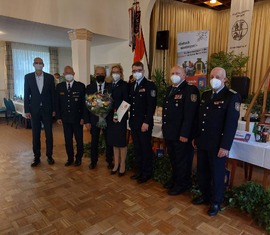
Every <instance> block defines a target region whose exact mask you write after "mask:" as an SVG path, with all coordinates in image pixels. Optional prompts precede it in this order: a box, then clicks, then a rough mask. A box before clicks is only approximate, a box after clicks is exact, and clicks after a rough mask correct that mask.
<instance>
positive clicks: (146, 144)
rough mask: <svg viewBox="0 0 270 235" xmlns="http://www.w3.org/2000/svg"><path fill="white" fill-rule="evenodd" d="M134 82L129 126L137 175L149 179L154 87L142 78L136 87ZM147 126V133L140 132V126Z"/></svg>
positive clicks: (131, 88) (154, 98)
mask: <svg viewBox="0 0 270 235" xmlns="http://www.w3.org/2000/svg"><path fill="white" fill-rule="evenodd" d="M135 84H136V82H133V83H131V84H130V91H129V96H130V98H129V100H130V104H131V106H130V118H129V126H130V128H131V135H132V140H133V144H134V150H135V158H136V162H137V167H138V172H137V174H138V175H141V176H142V177H146V178H150V177H151V175H152V169H153V152H152V144H151V138H152V130H153V115H154V113H155V109H156V103H157V97H156V86H155V84H154V83H153V82H151V81H149V80H147V79H146V78H143V80H142V81H141V83H140V84H139V85H138V86H136V89H135V90H134V86H135ZM143 123H146V124H148V125H149V128H148V131H146V132H142V131H141V127H142V124H143Z"/></svg>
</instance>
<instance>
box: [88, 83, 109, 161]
mask: <svg viewBox="0 0 270 235" xmlns="http://www.w3.org/2000/svg"><path fill="white" fill-rule="evenodd" d="M97 91H98V85H97V83H96V82H93V83H91V84H89V85H87V87H86V95H91V94H94V93H96V92H97ZM106 92H107V93H111V84H110V83H106V82H105V86H104V91H103V93H106ZM98 119H99V118H98V116H96V115H94V114H92V113H91V112H89V111H88V110H87V111H86V115H85V123H90V124H91V130H90V133H91V163H92V164H96V163H97V161H98V141H99V136H100V130H101V129H100V128H99V127H97V126H96V125H97V122H98ZM102 131H103V133H104V136H105V142H106V161H107V162H108V164H111V163H112V160H113V147H112V146H110V145H108V144H107V129H103V130H102Z"/></svg>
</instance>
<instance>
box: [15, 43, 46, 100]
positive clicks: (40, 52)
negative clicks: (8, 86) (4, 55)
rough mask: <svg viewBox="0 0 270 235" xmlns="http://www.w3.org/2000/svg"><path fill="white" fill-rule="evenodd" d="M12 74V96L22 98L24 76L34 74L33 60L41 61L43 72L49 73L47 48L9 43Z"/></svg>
mask: <svg viewBox="0 0 270 235" xmlns="http://www.w3.org/2000/svg"><path fill="white" fill-rule="evenodd" d="M11 48H12V60H13V70H14V71H13V72H14V96H15V95H16V96H17V97H22V98H23V93H24V75H25V74H27V73H31V72H34V67H33V61H34V58H36V57H40V58H42V59H43V62H44V68H43V71H44V72H47V73H49V72H50V53H49V47H44V46H36V45H28V44H23V43H11Z"/></svg>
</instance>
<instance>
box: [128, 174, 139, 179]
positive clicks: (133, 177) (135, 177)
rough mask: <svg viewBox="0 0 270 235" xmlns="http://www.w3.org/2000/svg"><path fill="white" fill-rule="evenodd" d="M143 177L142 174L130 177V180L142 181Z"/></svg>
mask: <svg viewBox="0 0 270 235" xmlns="http://www.w3.org/2000/svg"><path fill="white" fill-rule="evenodd" d="M141 177H142V175H141V174H135V175H132V176H130V179H132V180H138V179H140V178H141Z"/></svg>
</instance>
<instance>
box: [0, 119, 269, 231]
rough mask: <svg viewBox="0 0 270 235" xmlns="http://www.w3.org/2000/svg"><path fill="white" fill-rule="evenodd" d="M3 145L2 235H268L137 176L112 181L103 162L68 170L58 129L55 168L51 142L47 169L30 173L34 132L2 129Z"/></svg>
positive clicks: (229, 212)
mask: <svg viewBox="0 0 270 235" xmlns="http://www.w3.org/2000/svg"><path fill="white" fill-rule="evenodd" d="M42 138H44V137H42ZM89 138H90V137H89V133H88V132H87V131H85V139H86V140H87V139H89ZM0 139H1V142H0V208H1V210H0V234H12V235H13V234H63V235H69V234H70V235H73V234H83V235H87V234H90V235H92V234H104V235H109V234H110V235H111V234H113V235H121V234H138V235H142V234H151V235H158V234H172V235H174V234H185V235H186V234H188V235H189V234H194V235H197V234H198V235H202V234H220V235H221V234H222V235H225V234H228V235H233V234H239V235H248V234H252V235H254V234H266V233H265V231H264V230H263V229H261V228H259V227H258V226H256V225H255V224H254V222H253V221H252V219H251V218H250V217H249V216H247V215H246V214H243V213H241V212H239V211H238V210H236V209H226V210H224V211H222V212H221V213H219V215H218V216H216V217H214V218H211V217H209V216H207V215H206V211H207V207H206V206H193V205H192V204H191V203H190V201H191V194H190V193H185V194H183V195H179V196H173V197H172V196H168V195H167V194H166V190H165V189H163V187H162V186H161V185H160V184H159V183H158V182H154V181H149V182H147V183H146V184H143V185H138V184H137V183H136V182H134V181H132V180H130V179H129V176H130V175H131V174H132V172H127V174H126V175H125V176H124V177H121V178H119V177H118V176H117V175H113V176H112V175H110V171H109V170H108V169H107V168H106V163H105V159H104V157H103V156H101V157H100V160H99V162H98V167H97V168H96V169H95V170H89V169H88V164H89V159H86V158H84V159H83V164H82V166H80V167H78V168H75V167H64V163H65V161H66V155H65V149H64V140H63V134H62V129H61V127H59V126H57V125H55V126H54V139H55V141H54V153H55V154H54V155H55V156H54V157H55V161H56V164H55V165H53V166H49V165H48V164H47V162H46V158H45V154H44V153H45V150H44V139H43V140H42V158H41V160H42V164H41V165H40V166H39V167H37V168H34V169H33V168H31V167H30V163H31V161H32V158H33V156H32V150H31V130H26V129H24V128H22V127H19V128H18V129H15V128H14V127H10V126H7V125H6V124H5V123H4V122H2V123H1V124H0ZM255 174H257V173H255ZM259 174H260V173H259ZM236 178H241V177H236Z"/></svg>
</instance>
